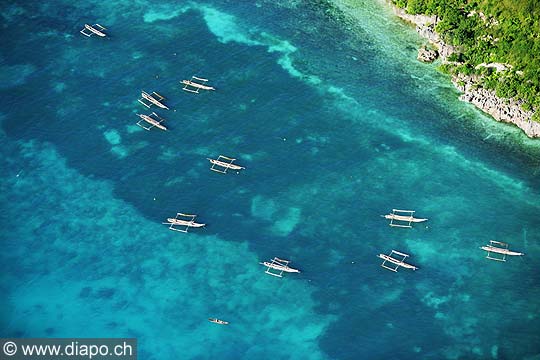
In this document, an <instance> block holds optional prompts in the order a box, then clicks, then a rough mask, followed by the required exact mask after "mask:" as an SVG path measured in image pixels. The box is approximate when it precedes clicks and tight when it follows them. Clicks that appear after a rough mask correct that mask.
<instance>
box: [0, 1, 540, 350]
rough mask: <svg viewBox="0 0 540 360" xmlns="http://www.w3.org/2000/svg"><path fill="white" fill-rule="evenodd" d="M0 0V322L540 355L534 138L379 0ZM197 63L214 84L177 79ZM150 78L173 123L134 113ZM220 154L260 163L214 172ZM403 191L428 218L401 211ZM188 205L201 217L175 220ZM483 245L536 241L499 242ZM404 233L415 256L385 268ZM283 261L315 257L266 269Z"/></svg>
mask: <svg viewBox="0 0 540 360" xmlns="http://www.w3.org/2000/svg"><path fill="white" fill-rule="evenodd" d="M0 9H1V14H2V17H3V21H4V23H5V25H4V31H3V32H2V33H1V34H0V38H1V40H2V49H3V51H2V53H1V58H0V60H1V63H0V64H1V65H0V66H1V67H0V79H1V80H2V81H1V82H0V91H1V92H2V96H1V100H0V102H1V104H2V108H1V109H2V110H1V124H2V131H1V134H0V136H1V141H2V144H3V146H2V155H3V156H2V157H1V160H0V166H1V168H2V172H1V175H0V176H1V179H2V181H1V182H0V184H1V185H0V187H1V191H0V199H1V204H2V210H3V211H2V212H1V217H0V219H1V223H0V224H1V226H2V232H1V243H2V247H3V250H4V251H2V252H1V255H0V259H1V262H0V264H1V268H0V270H1V274H2V275H1V276H2V277H1V279H2V280H1V282H0V288H1V290H2V294H4V296H2V297H1V305H2V306H1V309H2V310H1V320H0V321H1V322H0V325H1V326H0V329H1V330H2V331H1V335H2V337H9V336H14V337H108V336H110V337H137V338H138V339H139V349H140V352H139V355H140V358H142V359H210V358H215V357H218V356H219V357H220V358H226V359H229V358H231V359H233V358H234V359H238V358H242V359H255V358H259V359H269V358H285V359H288V358H290V359H363V358H365V359H382V358H394V359H419V358H422V359H424V358H425V359H526V358H530V359H532V358H536V357H538V356H540V335H539V334H540V325H539V324H540V322H539V321H538V320H539V313H540V301H539V300H538V299H540V281H539V280H540V275H539V273H538V267H539V265H540V261H539V260H538V255H539V254H540V245H539V244H540V233H539V230H540V221H539V217H538V214H539V213H540V178H539V176H540V146H539V145H538V142H534V141H531V140H528V139H526V138H525V137H524V136H523V135H522V134H521V133H520V131H519V130H518V129H515V128H512V127H510V126H506V125H503V124H499V123H496V122H494V121H492V120H490V119H488V118H487V117H485V116H483V115H481V114H480V113H478V112H477V111H476V110H474V109H473V108H472V107H471V106H469V105H467V104H464V103H461V102H459V101H458V100H457V96H456V93H455V92H454V90H453V89H452V88H451V86H449V85H448V83H447V82H446V79H445V78H444V76H443V75H440V74H438V73H437V72H436V71H435V68H434V67H430V66H426V65H422V64H419V63H417V62H416V60H415V49H416V46H417V44H418V43H419V42H420V40H419V39H417V38H416V37H415V35H414V31H413V30H412V29H410V28H409V27H407V26H405V25H403V24H402V23H400V22H399V21H398V20H396V19H394V18H392V17H391V15H390V14H389V13H388V11H387V10H384V9H385V8H384V7H383V5H381V4H379V3H377V2H372V1H366V2H365V3H363V4H361V5H360V8H359V9H358V10H357V11H356V12H354V13H347V14H341V15H340V14H339V13H338V12H336V11H335V10H334V11H328V8H327V7H325V6H323V5H320V4H319V5H314V4H313V3H308V2H302V1H258V2H253V3H252V2H230V1H225V0H223V1H217V0H216V1H207V2H177V1H175V2H173V1H170V2H160V3H157V4H156V3H155V2H148V1H137V2H133V1H127V0H125V1H110V2H97V1H96V2H75V3H73V2H68V1H65V2H62V1H55V2H52V1H51V2H40V3H34V4H28V3H26V2H23V1H18V2H17V1H12V2H10V3H3V4H2V5H1V8H0ZM85 22H88V23H94V22H99V23H100V24H102V25H104V26H106V27H107V28H108V29H109V30H108V33H109V34H110V39H99V38H95V37H92V38H86V37H84V36H82V35H80V34H79V32H78V31H79V30H80V28H81V26H82V24H84V23H85ZM192 74H197V75H199V76H203V77H207V78H209V79H211V85H213V86H215V87H216V89H217V91H215V92H212V93H203V94H200V95H191V94H188V93H185V92H183V91H181V86H180V84H179V83H178V81H179V80H182V79H184V78H187V77H189V76H191V75H192ZM141 89H144V90H146V91H157V92H159V93H160V94H162V95H164V96H165V97H166V98H167V100H166V103H167V104H168V105H169V107H170V108H171V109H172V110H170V111H157V110H156V112H158V113H159V114H160V115H161V116H163V117H164V118H166V119H167V121H166V125H167V126H168V127H169V129H170V131H169V132H168V133H163V132H159V131H157V130H155V129H154V131H150V132H147V131H144V130H142V129H140V128H138V127H137V126H135V123H136V122H137V119H138V118H137V117H136V116H135V114H136V113H146V110H145V109H144V108H143V107H142V106H141V105H140V104H139V103H138V102H137V98H138V96H139V93H140V90H141ZM219 154H224V155H228V156H233V157H237V158H238V163H239V164H241V165H243V166H245V167H246V168H247V169H246V170H244V171H242V172H241V173H240V174H236V173H235V172H231V173H229V174H227V175H220V174H217V173H213V172H211V171H209V169H208V168H209V163H208V162H207V160H206V157H217V156H218V155H219ZM393 207H395V208H411V209H416V210H417V211H418V215H419V216H421V217H427V218H429V219H430V220H429V222H427V223H425V224H419V225H418V226H415V227H414V228H413V229H410V230H409V229H394V228H390V227H389V226H387V225H386V223H385V221H384V219H382V218H381V217H380V216H379V215H381V214H384V213H386V212H387V211H389V210H390V209H391V208H393ZM178 211H180V212H187V213H194V214H199V218H198V219H199V220H200V221H202V222H205V223H207V224H208V225H207V227H206V228H205V229H201V230H195V231H192V232H191V233H190V234H181V233H174V232H172V231H169V230H167V227H166V226H165V225H161V222H162V221H163V220H164V219H165V218H167V217H169V216H171V215H172V214H174V213H176V212H178ZM490 239H495V240H499V241H505V242H508V243H510V244H511V248H512V249H515V250H518V251H522V252H524V253H525V254H526V255H525V256H524V257H523V258H512V259H509V260H508V261H507V262H506V263H497V262H492V261H489V260H486V259H485V258H484V256H485V254H484V253H483V252H482V251H481V250H479V249H478V247H479V246H482V245H484V244H485V243H487V242H488V241H489V240H490ZM391 249H396V250H400V251H403V252H406V253H408V254H411V257H410V262H411V263H413V264H415V265H417V266H418V267H419V268H420V269H419V270H418V271H416V272H412V271H406V270H405V271H404V270H402V271H400V272H398V273H396V274H395V273H392V272H389V271H386V270H384V269H382V268H381V267H380V266H379V264H380V261H379V259H378V258H377V257H376V255H377V254H379V253H381V252H389V251H390V250H391ZM274 256H278V257H282V258H287V259H291V260H292V261H293V262H292V265H293V266H296V267H298V268H300V269H301V270H302V273H301V274H289V275H286V276H285V277H284V278H282V279H278V278H274V277H270V276H267V275H265V274H264V268H263V267H262V266H260V265H259V264H258V262H260V261H265V260H267V259H269V258H272V257H274ZM208 317H218V318H221V319H224V320H227V321H229V322H230V325H229V326H218V325H214V324H211V323H209V322H208V321H207V320H206V319H207V318H208Z"/></svg>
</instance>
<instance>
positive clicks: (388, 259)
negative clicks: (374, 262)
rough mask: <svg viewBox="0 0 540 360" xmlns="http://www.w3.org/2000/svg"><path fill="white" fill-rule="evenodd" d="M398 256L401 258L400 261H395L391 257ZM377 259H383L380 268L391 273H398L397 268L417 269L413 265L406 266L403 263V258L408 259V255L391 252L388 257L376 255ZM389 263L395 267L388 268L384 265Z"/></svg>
mask: <svg viewBox="0 0 540 360" xmlns="http://www.w3.org/2000/svg"><path fill="white" fill-rule="evenodd" d="M394 254H395V255H398V256H401V257H402V258H401V260H400V259H396V258H394V257H392V256H393V255H394ZM377 257H379V258H381V259H383V260H384V261H383V262H382V264H381V266H382V267H383V268H385V269H388V270H391V271H393V272H397V271H398V268H399V267H400V266H401V267H404V268H406V269H413V270H416V269H418V268H417V267H416V266H414V265H411V264H407V263H406V262H404V260H405V258H407V257H409V255H407V254H404V253H401V252H399V251H396V250H392V252H391V253H390V254H388V255H385V254H379V255H377ZM387 262H389V263H392V264H394V265H395V267H390V266H387V265H386V263H387Z"/></svg>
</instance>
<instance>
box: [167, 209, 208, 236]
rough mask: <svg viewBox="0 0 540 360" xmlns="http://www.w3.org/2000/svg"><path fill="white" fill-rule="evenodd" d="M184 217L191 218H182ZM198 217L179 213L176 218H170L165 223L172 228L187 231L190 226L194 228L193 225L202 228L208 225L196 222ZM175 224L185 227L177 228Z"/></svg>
mask: <svg viewBox="0 0 540 360" xmlns="http://www.w3.org/2000/svg"><path fill="white" fill-rule="evenodd" d="M182 217H184V218H189V220H185V219H181V218H182ZM196 217H197V215H189V214H182V213H177V214H176V216H175V217H174V218H168V219H167V222H164V223H163V224H165V225H170V226H169V229H170V230H174V231H180V232H184V233H187V232H188V229H189V228H192V227H193V228H200V227H203V226H206V224H199V223H196V222H195V218H196ZM175 226H181V227H184V229H177V228H175Z"/></svg>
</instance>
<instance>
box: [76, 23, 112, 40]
mask: <svg viewBox="0 0 540 360" xmlns="http://www.w3.org/2000/svg"><path fill="white" fill-rule="evenodd" d="M104 30H107V28H105V27H103V26H101V25H99V24H94V25H88V24H84V29H82V30H81V31H80V33H81V34H83V35H84V36H88V37H90V36H92V35H97V36H100V37H105V36H107V34H105V33H104V32H103V31H104Z"/></svg>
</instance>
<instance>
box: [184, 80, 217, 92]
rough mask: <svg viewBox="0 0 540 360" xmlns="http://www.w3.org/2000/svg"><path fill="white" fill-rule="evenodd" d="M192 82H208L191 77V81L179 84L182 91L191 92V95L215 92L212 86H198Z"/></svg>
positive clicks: (198, 84)
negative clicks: (181, 86)
mask: <svg viewBox="0 0 540 360" xmlns="http://www.w3.org/2000/svg"><path fill="white" fill-rule="evenodd" d="M193 80H198V81H202V82H203V83H206V82H207V81H208V79H203V78H199V77H196V76H192V77H191V80H182V81H181V83H182V84H184V87H183V88H182V90H184V91H188V92H192V93H195V94H198V93H199V90H216V89H215V88H213V87H212V86H208V85H205V84H200V83H197V82H195V81H193ZM193 89H195V90H193Z"/></svg>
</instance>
